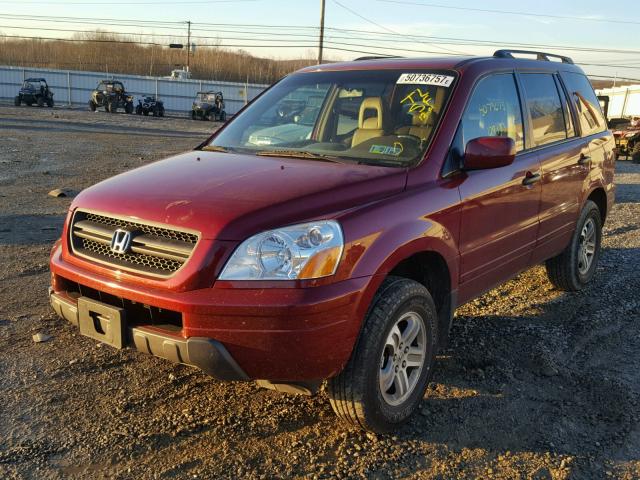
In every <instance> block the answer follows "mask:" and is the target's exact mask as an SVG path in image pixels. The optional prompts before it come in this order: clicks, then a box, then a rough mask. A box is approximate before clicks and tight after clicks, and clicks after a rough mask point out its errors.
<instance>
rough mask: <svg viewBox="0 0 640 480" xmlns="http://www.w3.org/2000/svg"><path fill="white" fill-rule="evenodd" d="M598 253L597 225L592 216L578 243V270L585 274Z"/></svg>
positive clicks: (584, 226) (584, 227)
mask: <svg viewBox="0 0 640 480" xmlns="http://www.w3.org/2000/svg"><path fill="white" fill-rule="evenodd" d="M595 253H596V225H595V222H594V221H593V219H592V218H588V219H587V221H586V222H585V223H584V225H583V227H582V231H581V232H580V242H579V244H578V271H579V272H580V274H581V275H585V274H586V273H587V272H588V271H589V269H590V268H591V264H592V263H593V258H594V256H595Z"/></svg>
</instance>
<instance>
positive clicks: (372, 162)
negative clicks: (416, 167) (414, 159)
mask: <svg viewBox="0 0 640 480" xmlns="http://www.w3.org/2000/svg"><path fill="white" fill-rule="evenodd" d="M358 165H371V166H374V167H406V166H407V162H394V161H393V160H358Z"/></svg>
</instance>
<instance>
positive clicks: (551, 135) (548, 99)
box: [521, 73, 567, 146]
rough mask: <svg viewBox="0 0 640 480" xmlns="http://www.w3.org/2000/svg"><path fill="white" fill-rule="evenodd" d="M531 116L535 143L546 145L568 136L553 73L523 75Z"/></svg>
mask: <svg viewBox="0 0 640 480" xmlns="http://www.w3.org/2000/svg"><path fill="white" fill-rule="evenodd" d="M521 79H522V84H523V86H524V90H525V94H526V97H527V102H526V104H527V110H528V112H529V115H530V116H531V129H532V135H533V141H534V144H535V145H538V146H540V145H546V144H548V143H553V142H557V141H559V140H564V139H566V138H567V129H566V124H565V119H564V113H563V111H562V103H561V102H560V95H559V93H558V88H557V87H556V82H555V80H554V79H553V75H550V74H544V73H525V74H523V75H522V76H521Z"/></svg>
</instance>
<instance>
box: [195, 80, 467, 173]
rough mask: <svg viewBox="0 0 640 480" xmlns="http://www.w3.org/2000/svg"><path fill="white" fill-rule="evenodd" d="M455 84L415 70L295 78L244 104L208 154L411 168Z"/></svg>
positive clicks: (435, 125) (438, 118)
mask: <svg viewBox="0 0 640 480" xmlns="http://www.w3.org/2000/svg"><path fill="white" fill-rule="evenodd" d="M454 79H455V76H454V74H453V73H452V72H446V73H443V72H432V71H417V70H410V71H406V70H377V71H335V72H313V73H299V74H295V75H292V76H290V77H287V78H285V79H284V80H282V81H281V82H280V83H278V84H277V85H275V86H274V87H273V88H271V89H270V90H269V91H268V92H266V93H265V94H264V95H262V96H261V97H260V98H259V99H258V100H256V101H255V102H254V103H253V104H252V105H250V106H249V107H248V108H247V109H246V110H245V111H244V112H243V113H242V114H241V115H239V116H238V117H237V118H235V119H234V120H233V121H232V122H231V123H230V124H229V125H227V127H225V129H224V130H223V131H221V132H220V134H219V135H217V136H216V137H215V138H214V140H213V141H212V142H211V144H210V147H209V148H217V149H225V150H229V151H241V152H243V153H255V154H274V155H276V154H278V153H282V154H287V155H288V156H296V154H297V153H299V156H300V157H301V158H314V157H322V156H324V157H330V158H332V159H338V160H344V161H356V162H361V163H371V164H380V165H391V166H406V165H410V164H412V163H415V162H416V161H419V160H420V159H421V158H422V156H423V154H424V152H425V151H426V149H427V147H428V146H429V143H430V141H431V139H432V137H433V134H434V131H435V129H436V127H437V125H438V123H439V120H440V118H441V117H442V114H443V111H444V107H445V104H446V102H447V99H448V97H449V94H450V91H451V89H452V84H453V81H454ZM205 148H206V147H205Z"/></svg>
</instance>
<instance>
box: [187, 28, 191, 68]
mask: <svg viewBox="0 0 640 480" xmlns="http://www.w3.org/2000/svg"><path fill="white" fill-rule="evenodd" d="M189 60H191V20H187V72H188V71H189Z"/></svg>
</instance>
